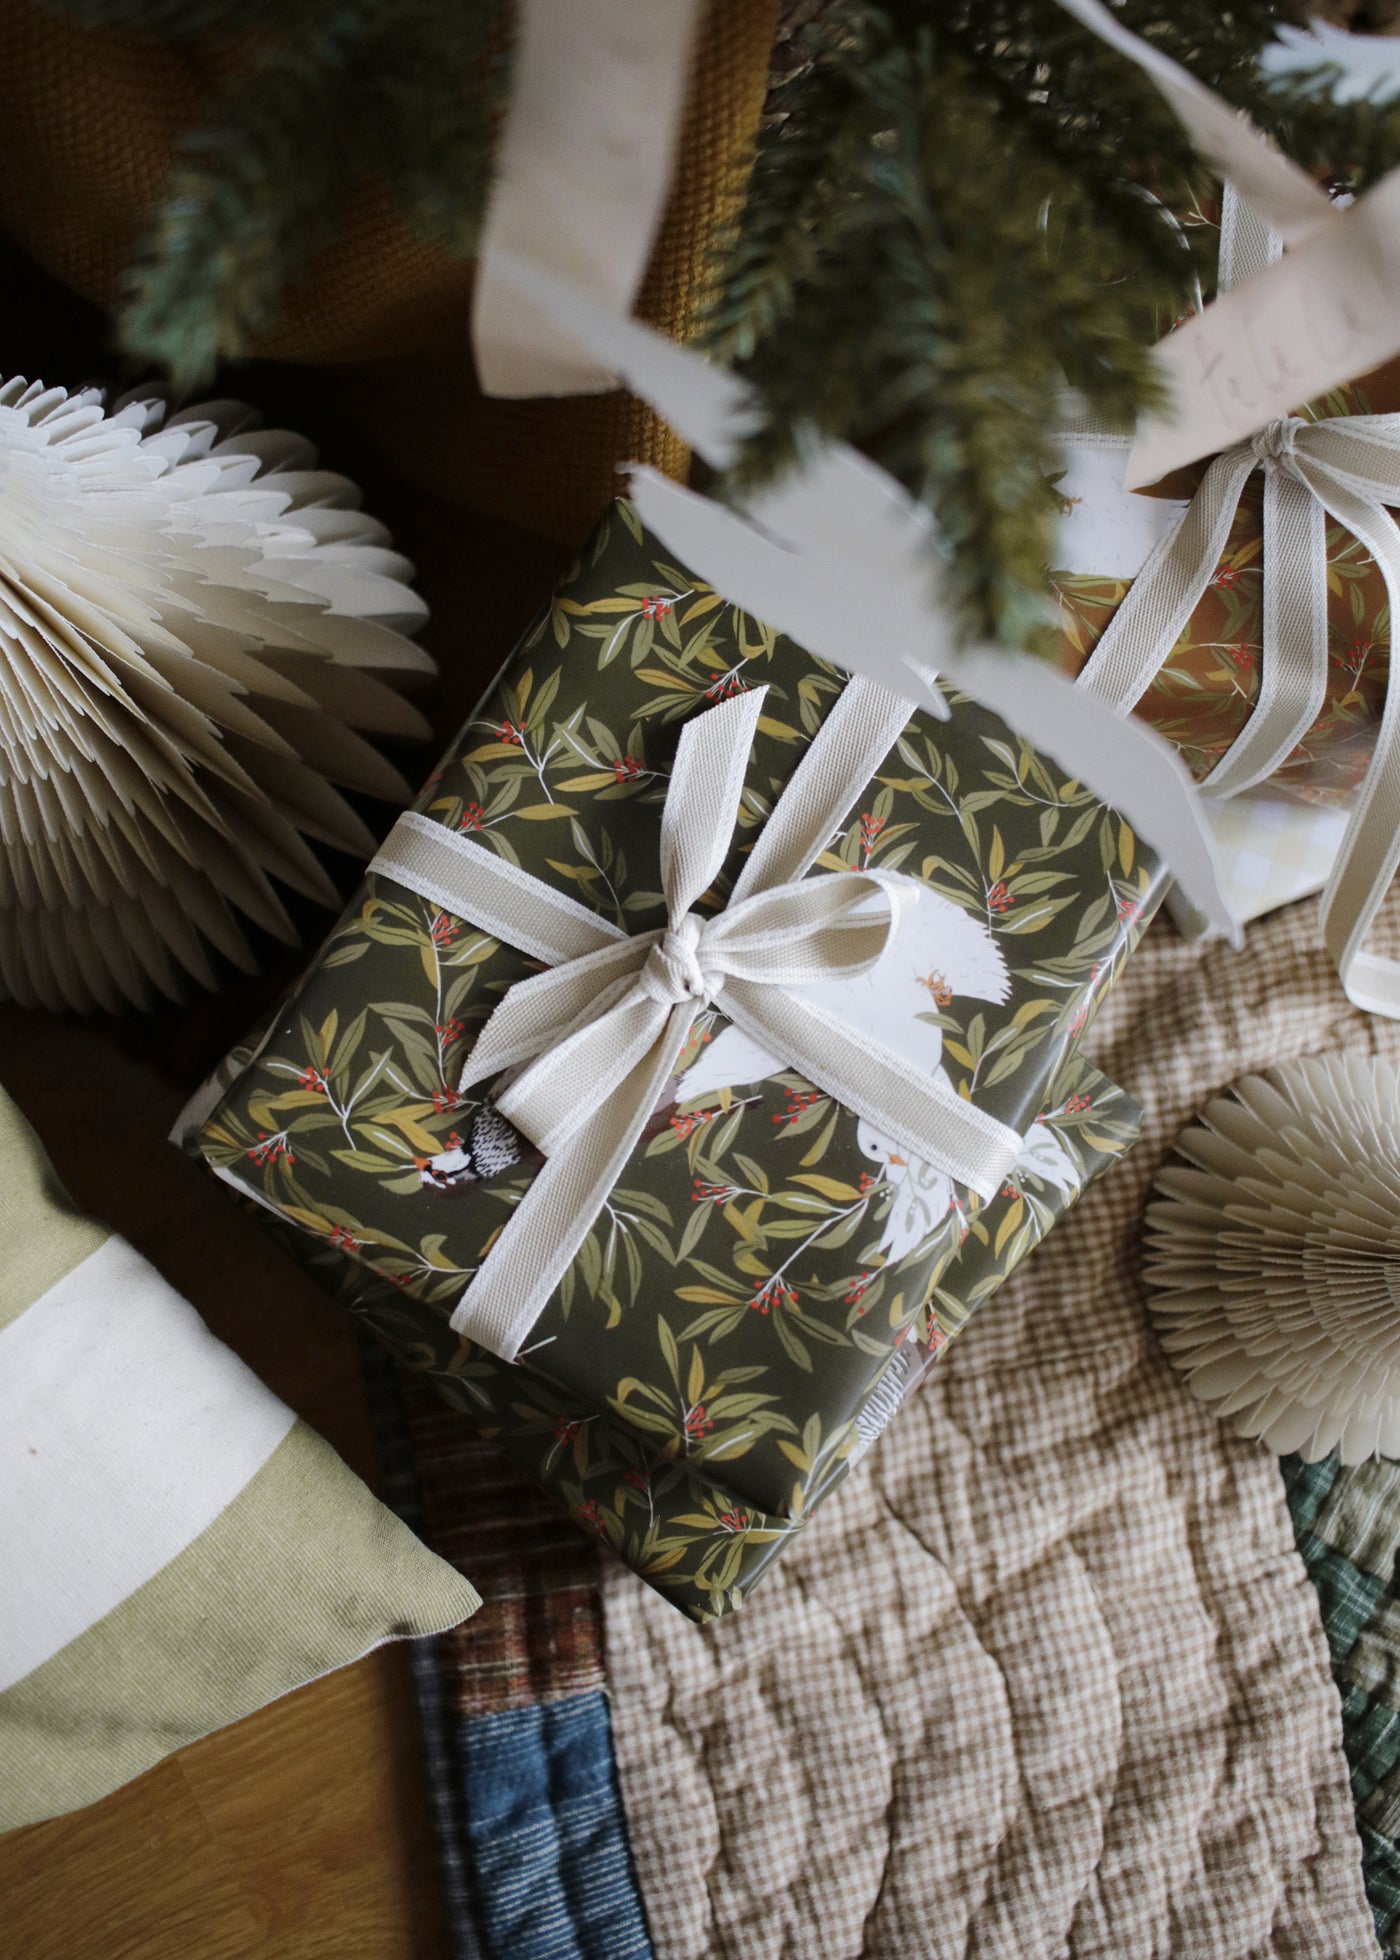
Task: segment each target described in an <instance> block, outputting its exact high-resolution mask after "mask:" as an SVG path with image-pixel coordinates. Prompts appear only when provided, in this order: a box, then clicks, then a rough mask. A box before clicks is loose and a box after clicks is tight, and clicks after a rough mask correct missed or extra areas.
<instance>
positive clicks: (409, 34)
mask: <svg viewBox="0 0 1400 1960" xmlns="http://www.w3.org/2000/svg"><path fill="white" fill-rule="evenodd" d="M511 12H512V9H511V4H510V0H475V4H474V5H470V6H466V5H463V4H462V0H399V5H398V6H397V8H396V10H395V25H394V32H393V34H392V35H390V36H386V37H385V38H384V40H383V41H382V42H381V44H380V53H379V59H378V60H377V61H376V63H375V64H374V67H373V70H372V73H371V76H370V88H369V91H368V93H367V96H366V100H365V103H364V105H363V106H364V114H365V117H366V120H367V121H368V122H369V124H370V125H371V127H372V128H373V130H374V132H375V154H376V161H377V163H378V165H379V167H380V168H381V169H382V171H383V173H384V175H385V177H386V178H387V180H388V183H389V186H390V189H391V190H392V191H393V192H394V195H395V196H396V197H397V199H398V201H399V204H400V206H401V208H402V210H403V212H404V215H405V217H406V218H407V219H408V221H409V223H410V224H411V225H413V226H414V227H415V229H416V230H418V231H419V232H421V233H422V234H423V236H424V237H426V238H431V239H433V240H435V241H436V242H437V243H438V244H440V245H442V246H444V247H445V248H446V249H447V250H448V251H450V252H452V253H454V254H456V255H457V256H458V257H460V258H470V257H471V256H472V255H473V253H474V252H475V251H476V248H477V242H478V240H479V238H480V234H481V225H482V221H483V219H484V218H485V215H486V205H487V200H488V198H489V195H490V190H491V182H492V176H493V170H494V162H495V148H496V133H497V129H498V127H499V124H500V121H501V117H502V115H503V113H504V106H505V97H506V90H507V84H508V82H509V76H510V54H511ZM427 74H435V75H437V76H438V77H439V85H438V86H437V87H435V88H430V89H427V90H425V89H424V87H423V78H424V76H425V75H427Z"/></svg>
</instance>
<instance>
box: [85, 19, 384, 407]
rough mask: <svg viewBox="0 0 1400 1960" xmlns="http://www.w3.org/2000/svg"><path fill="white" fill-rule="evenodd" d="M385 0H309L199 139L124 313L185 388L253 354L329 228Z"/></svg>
mask: <svg viewBox="0 0 1400 1960" xmlns="http://www.w3.org/2000/svg"><path fill="white" fill-rule="evenodd" d="M372 5H373V0H367V5H366V7H365V8H364V9H363V10H361V9H359V8H355V7H351V6H346V5H344V4H332V5H316V6H306V7H304V8H302V9H301V10H300V11H299V12H298V16H297V22H296V30H295V33H294V34H290V33H289V34H283V35H279V36H277V37H275V38H272V39H269V40H268V41H267V42H266V43H264V44H263V45H261V46H260V47H259V48H258V49H257V51H256V52H255V54H254V55H253V57H252V59H251V61H250V63H249V64H248V65H247V67H246V68H243V69H240V70H239V71H238V73H237V74H236V76H235V77H234V79H233V81H232V82H231V83H230V85H229V86H228V87H227V88H226V89H225V90H224V91H222V93H221V95H220V97H219V98H218V100H217V102H216V104H215V107H214V113H213V119H212V120H211V122H210V124H209V125H208V126H207V127H205V128H204V129H202V130H199V131H196V132H195V133H194V134H193V135H191V136H189V137H187V138H186V140H185V142H184V144H183V146H182V149H181V153H180V156H179V158H178V160H177V162H176V164H175V166H174V168H173V169H172V171H171V174H170V178H169V180H168V183H167V187H166V193H165V197H164V200H163V202H162V203H161V205H160V206H159V208H158V210H157V212H156V214H155V219H154V223H153V225H152V228H151V231H150V233H149V235H148V237H147V240H146V244H145V248H144V250H143V251H142V252H141V253H140V254H139V256H138V258H137V260H136V263H135V265H134V266H133V268H132V272H131V275H130V277H129V281H128V292H127V297H126V301H125V304H124V306H123V308H122V311H121V316H120V319H119V322H118V336H119V340H120V344H121V346H122V348H123V351H124V352H126V353H128V354H130V355H132V356H134V357H136V358H137V359H139V360H155V361H157V362H159V363H160V364H161V365H162V366H163V367H164V368H165V369H166V371H167V372H168V373H169V375H170V377H171V380H172V382H173V383H174V385H175V386H176V388H178V389H187V388H192V387H196V386H199V385H201V384H203V383H204V382H206V381H207V380H208V378H209V377H210V375H211V374H212V373H213V370H214V368H215V366H216V365H217V363H218V362H219V361H220V360H221V359H222V360H245V359H247V358H248V356H249V354H250V353H251V351H252V346H253V342H254V340H255V339H256V337H257V336H258V335H259V334H260V333H265V332H267V331H268V329H269V328H271V327H273V326H275V325H276V323H277V321H278V320H279V319H280V317H281V311H282V304H283V298H284V295H285V292H286V289H287V286H288V285H289V284H290V282H291V281H292V280H293V279H295V277H296V276H297V274H298V273H299V272H300V271H301V270H302V268H303V266H304V265H305V263H306V260H307V258H308V256H309V255H310V253H311V252H312V251H313V250H314V249H315V247H316V246H317V245H319V244H321V243H322V242H323V241H324V240H325V239H326V238H327V237H328V236H329V234H330V230H331V226H332V222H333V218H334V215H335V212H336V209H337V205H338V201H339V197H340V194H341V191H342V188H343V179H344V156H345V147H344V146H345V144H346V141H347V138H348V137H350V136H352V133H353V129H354V107H355V101H356V95H357V89H358V84H359V78H360V76H361V75H362V74H363V73H364V64H365V62H366V60H367V58H372V55H373V44H374V36H373V35H372V33H371V31H370V27H369V19H370V11H371V9H372Z"/></svg>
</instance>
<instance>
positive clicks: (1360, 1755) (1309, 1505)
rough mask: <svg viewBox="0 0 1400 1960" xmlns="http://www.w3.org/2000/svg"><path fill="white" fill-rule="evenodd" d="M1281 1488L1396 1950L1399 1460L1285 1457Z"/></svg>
mask: <svg viewBox="0 0 1400 1960" xmlns="http://www.w3.org/2000/svg"><path fill="white" fill-rule="evenodd" d="M1283 1476H1284V1486H1285V1488H1286V1490H1287V1492H1288V1505H1289V1509H1290V1511H1291V1512H1292V1514H1293V1529H1294V1532H1295V1534H1296V1535H1297V1540H1298V1550H1299V1551H1300V1552H1301V1553H1302V1555H1303V1563H1304V1564H1305V1565H1306V1566H1307V1568H1308V1573H1309V1576H1310V1577H1311V1579H1312V1581H1313V1584H1314V1585H1315V1586H1316V1587H1317V1595H1318V1602H1319V1604H1320V1605H1321V1608H1322V1620H1323V1625H1324V1627H1325V1628H1326V1631H1327V1641H1328V1646H1329V1647H1330V1649H1331V1654H1332V1672H1333V1675H1334V1677H1335V1679H1336V1682H1337V1687H1338V1690H1339V1692H1340V1694H1341V1697H1342V1731H1343V1735H1344V1737H1345V1740H1346V1752H1347V1761H1348V1763H1349V1764H1350V1766H1351V1790H1352V1796H1353V1798H1354V1799H1355V1802H1356V1819H1357V1824H1358V1826H1359V1828H1360V1831H1361V1846H1362V1860H1363V1868H1364V1871H1365V1875H1366V1892H1367V1896H1368V1897H1369V1898H1370V1901H1371V1911H1372V1913H1373V1914H1374V1916H1375V1922H1376V1933H1377V1936H1378V1937H1379V1939H1380V1942H1381V1945H1382V1947H1383V1948H1384V1950H1385V1952H1386V1953H1387V1954H1388V1955H1390V1954H1396V1953H1400V1570H1397V1566H1396V1549H1397V1546H1400V1464H1397V1463H1365V1464H1361V1465H1360V1466H1358V1467H1357V1468H1356V1469H1353V1470H1347V1469H1344V1468H1343V1467H1342V1465H1341V1464H1340V1463H1339V1462H1338V1460H1337V1458H1336V1457H1335V1456H1328V1457H1324V1459H1323V1461H1322V1462H1321V1463H1304V1462H1303V1461H1302V1460H1301V1458H1299V1457H1296V1456H1292V1457H1286V1458H1285V1459H1284V1463H1283Z"/></svg>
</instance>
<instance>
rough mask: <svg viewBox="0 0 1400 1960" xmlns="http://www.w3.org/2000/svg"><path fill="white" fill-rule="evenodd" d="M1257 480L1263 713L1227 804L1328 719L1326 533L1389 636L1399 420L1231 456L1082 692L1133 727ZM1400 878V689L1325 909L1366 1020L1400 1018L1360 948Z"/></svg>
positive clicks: (1215, 465)
mask: <svg viewBox="0 0 1400 1960" xmlns="http://www.w3.org/2000/svg"><path fill="white" fill-rule="evenodd" d="M1255 470H1262V471H1263V473H1264V544H1263V573H1264V636H1263V660H1262V665H1261V670H1260V676H1259V698H1258V700H1257V702H1256V703H1255V706H1254V709H1253V711H1252V713H1251V714H1250V717H1249V720H1248V722H1247V723H1246V724H1245V726H1244V728H1243V730H1242V731H1241V733H1240V734H1239V736H1238V737H1237V738H1236V740H1235V741H1234V743H1233V744H1232V745H1231V747H1230V748H1229V749H1228V750H1227V751H1226V753H1225V754H1224V755H1223V756H1222V757H1221V758H1220V760H1219V761H1218V762H1217V763H1216V765H1215V767H1214V768H1213V769H1212V771H1211V773H1210V775H1209V776H1207V778H1206V779H1205V783H1204V785H1203V787H1204V789H1205V790H1206V792H1207V793H1208V794H1210V795H1214V796H1233V795H1235V794H1236V793H1237V792H1238V791H1240V790H1242V789H1248V788H1250V787H1251V786H1252V785H1253V784H1255V783H1260V782H1263V781H1264V780H1265V778H1266V777H1268V776H1270V775H1271V774H1272V773H1273V771H1274V770H1275V769H1277V768H1278V767H1279V765H1280V764H1281V763H1282V762H1284V761H1285V760H1286V759H1287V757H1288V756H1289V755H1290V754H1291V753H1292V751H1293V749H1294V748H1295V747H1296V746H1297V744H1298V743H1299V741H1301V739H1302V738H1303V736H1304V735H1305V734H1306V733H1307V731H1308V729H1309V728H1311V726H1312V725H1313V723H1314V722H1315V721H1316V719H1317V717H1318V715H1319V714H1320V713H1321V712H1322V706H1323V701H1324V699H1325V696H1326V691H1327V526H1326V520H1327V518H1328V517H1329V516H1330V517H1332V518H1333V519H1335V521H1336V522H1337V523H1338V524H1340V525H1342V526H1343V528H1344V529H1346V530H1348V531H1350V532H1351V534H1352V536H1353V537H1354V538H1356V539H1357V540H1358V541H1359V542H1360V543H1361V544H1362V545H1364V546H1365V548H1366V550H1367V551H1369V552H1370V554H1371V556H1372V557H1373V558H1374V559H1375V561H1376V564H1377V565H1378V566H1379V568H1380V571H1381V575H1382V577H1383V578H1384V580H1385V585H1386V594H1387V598H1388V600H1389V611H1390V619H1391V622H1392V623H1391V629H1390V630H1391V634H1392V658H1393V657H1394V655H1393V635H1394V621H1395V619H1396V617H1397V609H1400V528H1397V526H1396V523H1395V519H1394V518H1393V517H1392V516H1391V515H1390V510H1389V509H1388V508H1387V506H1394V505H1400V415H1346V416H1336V417H1333V418H1329V419H1327V420H1325V421H1318V422H1307V421H1303V420H1301V419H1300V418H1299V417H1297V416H1288V417H1286V418H1284V419H1283V420H1281V421H1278V422H1273V423H1270V425H1269V426H1268V428H1266V429H1263V430H1261V431H1260V433H1259V434H1258V435H1257V436H1253V437H1251V438H1250V439H1249V440H1248V441H1247V442H1241V443H1237V444H1236V445H1235V446H1234V447H1233V448H1232V449H1227V450H1224V451H1223V452H1222V453H1221V454H1220V455H1219V456H1217V457H1216V458H1215V460H1214V461H1213V462H1212V463H1211V464H1210V467H1209V468H1208V469H1207V471H1206V473H1205V476H1204V477H1203V478H1202V481H1201V486H1200V488H1199V489H1198V490H1197V492H1196V495H1195V497H1194V498H1193V499H1192V501H1191V503H1190V504H1189V505H1188V506H1187V508H1186V510H1185V511H1184V512H1183V513H1182V515H1181V517H1180V519H1179V520H1178V521H1177V523H1176V524H1175V525H1174V526H1173V528H1172V529H1171V530H1170V531H1169V532H1168V533H1167V534H1166V536H1165V537H1163V538H1162V539H1161V541H1160V542H1159V543H1158V545H1157V546H1156V548H1155V549H1154V551H1153V552H1152V554H1151V556H1150V557H1149V558H1148V560H1147V562H1146V564H1145V565H1144V566H1143V568H1142V570H1141V571H1140V572H1139V573H1138V575H1137V577H1136V579H1134V581H1133V583H1132V585H1131V586H1130V587H1129V589H1128V593H1127V597H1126V598H1125V599H1124V600H1123V602H1122V604H1121V605H1120V606H1119V608H1118V610H1117V612H1116V613H1115V614H1114V615H1113V618H1112V619H1111V620H1110V621H1109V624H1108V627H1107V630H1106V631H1105V633H1104V635H1103V638H1102V639H1101V640H1100V641H1099V643H1098V645H1097V647H1096V648H1095V649H1094V652H1093V655H1092V657H1091V658H1090V660H1089V662H1088V664H1087V665H1086V666H1085V668H1084V670H1083V673H1082V674H1081V676H1080V681H1079V684H1080V686H1081V687H1083V688H1085V689H1086V690H1087V691H1088V692H1090V693H1092V694H1094V695H1096V696H1097V697H1098V699H1099V700H1101V701H1104V702H1107V703H1108V704H1109V705H1111V706H1113V707H1115V708H1117V709H1119V711H1120V712H1122V713H1123V714H1127V713H1128V712H1129V711H1130V710H1131V709H1132V708H1133V707H1134V706H1135V705H1136V703H1137V701H1138V700H1139V699H1140V697H1141V696H1142V694H1143V693H1144V692H1145V691H1146V689H1147V688H1148V686H1149V685H1150V684H1151V682H1152V680H1153V679H1154V677H1155V676H1156V674H1157V673H1158V672H1159V670H1160V669H1161V667H1162V665H1163V663H1164V662H1165V661H1166V659H1167V657H1168V655H1169V654H1170V653H1171V650H1172V648H1173V647H1174V646H1175V645H1176V642H1177V640H1178V639H1179V638H1180V636H1181V634H1182V631H1183V630H1184V628H1185V626H1186V624H1187V621H1188V620H1189V619H1190V617H1191V615H1192V613H1193V612H1194V611H1195V609H1196V606H1197V605H1198V604H1199V602H1200V600H1201V598H1202V596H1203V594H1204V593H1205V590H1206V588H1207V586H1208V585H1209V584H1210V581H1211V579H1212V578H1213V577H1214V575H1215V572H1216V569H1217V567H1218V565H1219V563H1220V559H1221V556H1222V555H1223V553H1224V550H1225V546H1226V542H1227V540H1228V538H1229V534H1230V526H1231V524H1232V522H1233V521H1234V516H1235V512H1236V510H1237V509H1238V507H1239V501H1240V496H1241V493H1242V492H1243V490H1244V486H1245V484H1246V483H1247V482H1248V480H1249V478H1250V476H1251V475H1252V474H1253V473H1254V471H1255ZM1397 862H1400V687H1396V686H1395V685H1394V684H1393V683H1392V685H1391V686H1390V688H1389V690H1388V692H1387V695H1386V705H1385V713H1384V715H1383V717H1382V719H1381V726H1380V729H1379V731H1378V733H1377V736H1376V746H1375V752H1374V754H1373V756H1372V758H1371V763H1370V767H1369V770H1368V772H1367V775H1366V780H1365V783H1364V785H1363V787H1362V790H1361V793H1360V795H1359V797H1358V799H1357V801H1356V804H1355V806H1354V808H1353V810H1352V814H1351V819H1350V822H1349V823H1348V825H1347V830H1346V835H1345V837H1344V838H1343V840H1342V847H1341V850H1340V852H1339V853H1338V856H1337V861H1336V863H1335V865H1334V866H1333V868H1332V875H1331V877H1330V878H1329V879H1328V882H1327V886H1326V888H1325V890H1324V892H1323V896H1322V930H1323V937H1324V939H1325V941H1326V944H1327V950H1328V951H1329V953H1330V954H1331V955H1332V958H1333V960H1334V961H1335V962H1336V965H1337V970H1338V973H1339V974H1340V976H1341V981H1342V985H1343V987H1344V988H1345V989H1346V991H1347V994H1348V996H1349V997H1350V998H1351V999H1352V1000H1354V1001H1355V1002H1356V1004H1357V1006H1358V1007H1364V1008H1366V1009H1368V1010H1369V1011H1370V1012H1371V1013H1376V1014H1388V1015H1391V1016H1393V1017H1394V1016H1400V964H1397V963H1396V962H1395V961H1394V960H1389V959H1384V958H1382V957H1381V956H1380V955H1378V954H1375V953H1368V952H1366V951H1364V950H1363V942H1364V940H1365V938H1366V934H1367V932H1368V931H1369V930H1370V927H1371V924H1372V922H1373V920H1374V919H1375V916H1376V913H1377V912H1378V911H1379V909H1380V905H1381V902H1382V900H1383V899H1384V897H1385V894H1386V892H1387V890H1388V889H1389V886H1390V883H1391V880H1392V878H1393V877H1394V875H1395V870H1396V865H1397Z"/></svg>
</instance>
